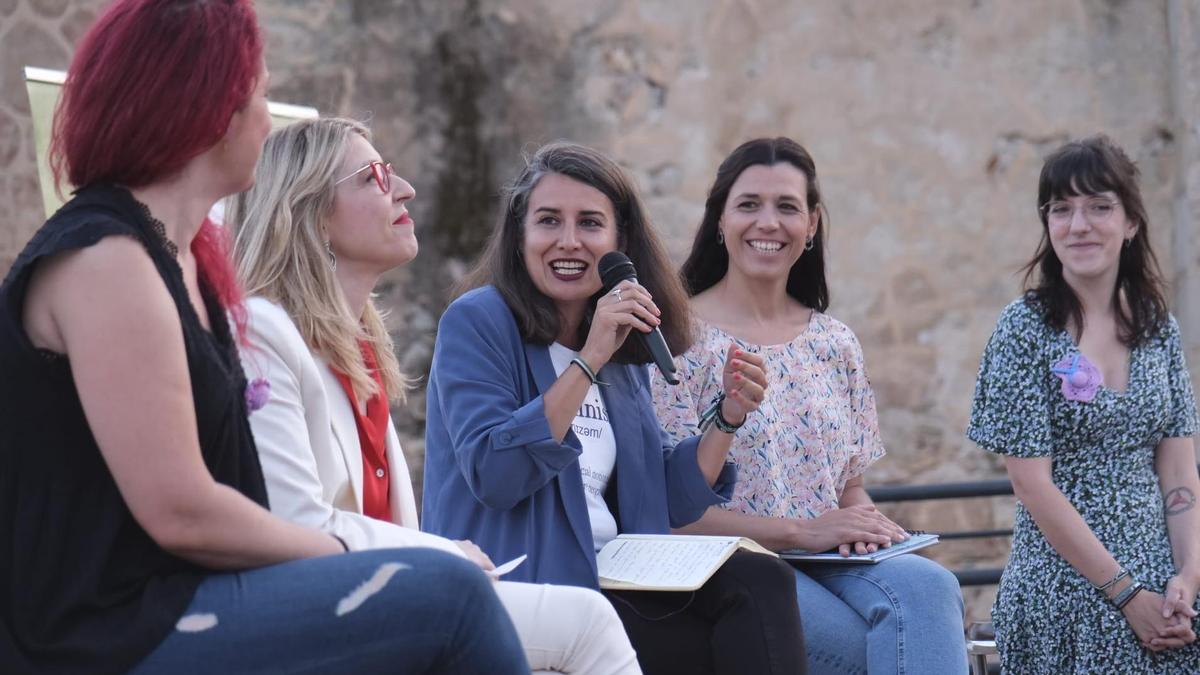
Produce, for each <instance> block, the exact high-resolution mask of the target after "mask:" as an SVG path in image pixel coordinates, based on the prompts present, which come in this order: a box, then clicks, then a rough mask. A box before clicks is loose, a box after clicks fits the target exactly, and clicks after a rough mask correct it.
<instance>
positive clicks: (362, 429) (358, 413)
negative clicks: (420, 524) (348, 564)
mask: <svg viewBox="0 0 1200 675" xmlns="http://www.w3.org/2000/svg"><path fill="white" fill-rule="evenodd" d="M359 346H360V347H361V348H362V353H363V364H364V365H366V367H367V370H368V371H370V373H371V378H372V379H374V380H375V383H376V384H377V385H379V393H377V394H375V395H374V396H372V397H371V398H370V399H369V400H368V401H367V406H366V413H364V412H363V411H362V409H361V408H359V405H358V399H357V398H356V397H355V396H354V387H353V386H351V384H350V378H349V377H346V375H345V373H341V372H338V371H337V370H334V371H333V374H334V375H336V376H337V379H338V382H341V383H342V389H345V390H346V397H347V398H349V399H350V408H351V409H352V410H353V411H354V424H355V426H357V427H358V444H359V446H360V447H361V448H362V464H363V481H362V486H363V487H362V504H363V513H364V514H366V515H368V516H370V517H372V518H377V519H379V520H387V521H390V520H391V519H392V510H391V508H390V500H389V499H388V486H389V484H390V481H391V470H390V469H389V468H388V459H387V424H388V404H387V399H386V398H384V393H383V377H382V376H380V374H379V368H378V367H377V364H378V360H377V359H376V357H375V348H374V347H372V346H371V344H370V343H368V342H365V341H360V342H359Z"/></svg>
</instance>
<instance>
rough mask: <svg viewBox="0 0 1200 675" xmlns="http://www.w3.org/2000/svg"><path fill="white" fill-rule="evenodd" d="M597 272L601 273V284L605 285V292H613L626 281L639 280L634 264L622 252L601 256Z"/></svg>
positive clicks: (612, 252) (611, 252)
mask: <svg viewBox="0 0 1200 675" xmlns="http://www.w3.org/2000/svg"><path fill="white" fill-rule="evenodd" d="M597 271H599V272H600V283H602V284H604V290H605V291H610V290H612V289H613V288H615V287H616V285H617V284H619V283H621V282H622V281H625V280H626V279H636V278H637V271H636V270H634V269H633V262H631V261H630V260H629V256H627V255H625V254H624V253H621V252H620V251H610V252H608V253H605V254H604V255H603V256H601V257H600V263H599V267H597Z"/></svg>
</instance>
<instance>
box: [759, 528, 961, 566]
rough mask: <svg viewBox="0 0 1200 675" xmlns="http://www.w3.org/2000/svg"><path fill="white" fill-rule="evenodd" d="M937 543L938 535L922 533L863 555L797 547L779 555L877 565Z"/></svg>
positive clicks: (799, 559)
mask: <svg viewBox="0 0 1200 675" xmlns="http://www.w3.org/2000/svg"><path fill="white" fill-rule="evenodd" d="M936 543H938V535H936V534H925V533H922V534H914V535H913V536H911V537H909V538H908V539H906V540H904V541H902V542H900V543H898V544H892V545H891V546H889V547H887V548H881V549H879V550H877V551H875V552H874V553H866V554H863V555H858V554H856V553H852V554H850V555H849V556H846V557H843V556H842V555H841V554H840V553H838V552H837V549H834V550H832V551H824V552H821V553H814V552H812V551H805V550H803V549H798V548H796V549H790V550H786V551H780V552H779V557H780V558H783V559H784V560H786V561H788V562H792V563H834V564H842V565H875V564H878V563H880V562H882V561H884V560H887V559H889V558H895V557H896V556H898V555H904V554H905V553H912V552H913V551H917V550H920V549H923V548H925V547H926V546H933V545H934V544H936Z"/></svg>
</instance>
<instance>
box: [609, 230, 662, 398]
mask: <svg viewBox="0 0 1200 675" xmlns="http://www.w3.org/2000/svg"><path fill="white" fill-rule="evenodd" d="M597 269H598V271H599V272H600V282H601V283H602V284H604V292H605V293H611V292H612V289H614V288H616V286H617V284H619V283H621V282H622V281H625V280H626V279H632V280H633V281H634V282H637V271H636V270H634V269H633V263H632V262H630V260H629V257H628V256H626V255H625V254H624V253H621V252H620V251H612V252H610V253H605V254H604V256H603V257H601V258H600V263H599V267H598V268H597ZM633 332H634V333H636V334H637V336H638V337H639V338H641V339H642V344H644V345H646V350H647V351H649V352H650V356H651V358H653V359H654V365H656V366H658V372H660V373H662V376H663V379H664V380H666V381H667V383H669V384H679V378H678V377H676V376H675V361H674V360H672V358H671V350H670V349H667V341H666V339H665V338H663V334H662V331H661V330H659V329H658V326H655V327H654V328H653V330H651V331H650V332H649V333H643V332H642V331H640V330H634V331H633Z"/></svg>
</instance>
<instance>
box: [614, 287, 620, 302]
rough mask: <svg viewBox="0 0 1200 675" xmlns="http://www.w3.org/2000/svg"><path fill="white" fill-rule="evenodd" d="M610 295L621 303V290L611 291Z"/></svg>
mask: <svg viewBox="0 0 1200 675" xmlns="http://www.w3.org/2000/svg"><path fill="white" fill-rule="evenodd" d="M612 295H615V296H617V302H621V289H620V288H614V289H612Z"/></svg>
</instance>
